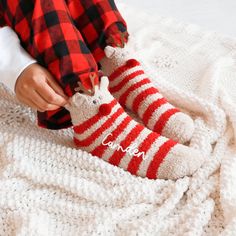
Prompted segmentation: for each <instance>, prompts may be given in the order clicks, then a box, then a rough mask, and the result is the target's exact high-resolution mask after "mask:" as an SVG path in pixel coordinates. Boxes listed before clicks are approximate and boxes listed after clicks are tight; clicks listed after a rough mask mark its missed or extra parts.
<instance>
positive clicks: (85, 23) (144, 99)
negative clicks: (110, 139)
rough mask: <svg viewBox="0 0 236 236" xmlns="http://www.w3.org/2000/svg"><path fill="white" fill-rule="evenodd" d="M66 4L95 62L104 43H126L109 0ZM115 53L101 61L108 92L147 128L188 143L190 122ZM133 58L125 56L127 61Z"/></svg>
mask: <svg viewBox="0 0 236 236" xmlns="http://www.w3.org/2000/svg"><path fill="white" fill-rule="evenodd" d="M67 4H68V8H69V11H70V12H71V16H72V17H73V20H74V22H75V24H76V27H77V28H78V29H79V30H80V31H81V33H82V35H83V37H84V39H85V41H86V43H87V45H88V47H89V48H90V50H91V52H92V53H93V55H94V57H95V59H96V60H97V62H100V60H101V59H102V58H104V48H105V47H106V45H107V44H108V45H112V46H117V45H120V46H122V44H123V43H125V42H127V39H128V33H127V25H126V22H125V21H124V19H123V18H122V16H121V14H120V13H119V11H118V9H117V7H116V5H115V3H114V1H113V0H104V1H100V0H93V1H88V0H68V1H67ZM122 41H123V42H122ZM123 46H124V45H123ZM116 51H117V52H116ZM116 51H115V52H114V53H113V56H112V57H111V58H109V59H103V60H102V61H101V64H102V69H103V71H104V72H105V74H106V75H108V76H110V78H109V79H110V91H111V93H112V94H113V95H114V96H115V97H116V98H117V99H118V100H119V102H120V103H121V105H123V106H126V107H128V108H130V109H131V110H132V111H134V112H136V113H137V114H138V115H139V117H140V118H141V119H142V120H143V122H144V124H145V125H146V126H147V127H148V128H150V129H152V130H154V131H155V132H158V133H161V134H163V135H165V136H167V137H169V138H172V139H174V140H176V141H179V142H183V143H184V142H186V141H188V140H189V139H190V138H191V136H192V133H193V129H194V125H193V121H192V119H191V118H190V117H189V116H187V115H185V114H183V113H181V112H180V110H179V109H177V108H175V107H173V106H172V105H171V104H169V103H168V102H167V100H166V99H165V98H163V96H162V95H161V94H160V93H159V92H158V90H157V89H156V88H155V87H154V86H153V84H152V83H151V81H150V80H149V79H148V76H147V75H145V73H144V71H143V69H142V68H141V65H139V63H138V62H137V61H136V63H133V65H131V64H130V65H129V66H128V65H127V66H125V64H126V62H127V61H128V60H127V58H126V57H125V58H123V57H122V54H123V53H125V52H124V50H123V49H120V48H117V49H116ZM133 56H134V55H133V53H131V52H129V53H128V57H129V58H133ZM137 65H139V66H137ZM112 72H114V73H112ZM121 72H122V73H121Z"/></svg>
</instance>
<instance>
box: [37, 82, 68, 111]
mask: <svg viewBox="0 0 236 236" xmlns="http://www.w3.org/2000/svg"><path fill="white" fill-rule="evenodd" d="M36 91H37V92H38V94H40V96H41V97H42V98H43V99H44V100H46V102H47V103H49V104H54V105H57V106H59V107H60V106H61V107H62V106H64V105H65V104H66V103H67V100H66V99H65V98H64V97H63V96H61V95H59V94H58V93H57V92H55V90H54V89H53V88H52V87H51V85H49V84H48V83H42V84H40V85H39V86H37V88H36Z"/></svg>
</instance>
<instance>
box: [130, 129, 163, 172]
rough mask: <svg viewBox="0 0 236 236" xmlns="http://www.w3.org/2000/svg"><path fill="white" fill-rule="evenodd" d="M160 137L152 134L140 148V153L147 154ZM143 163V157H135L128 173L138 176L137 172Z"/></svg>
mask: <svg viewBox="0 0 236 236" xmlns="http://www.w3.org/2000/svg"><path fill="white" fill-rule="evenodd" d="M159 136H160V135H159V134H157V133H154V132H151V133H150V134H149V135H148V136H147V138H146V139H145V140H144V141H143V142H142V143H141V145H140V146H139V148H138V150H139V152H144V153H145V154H146V153H147V151H148V150H149V148H150V147H151V145H152V144H153V143H154V142H155V141H156V139H158V137H159ZM142 161H143V157H142V156H139V157H138V156H135V157H133V158H132V160H131V161H130V163H129V165H128V169H127V171H129V172H130V173H131V174H133V175H135V174H137V171H138V169H139V166H140V164H141V162H142Z"/></svg>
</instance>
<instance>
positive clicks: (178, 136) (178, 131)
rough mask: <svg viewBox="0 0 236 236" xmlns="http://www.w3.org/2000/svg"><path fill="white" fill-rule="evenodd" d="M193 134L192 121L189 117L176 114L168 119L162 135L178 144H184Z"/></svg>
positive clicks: (179, 113) (180, 113)
mask: <svg viewBox="0 0 236 236" xmlns="http://www.w3.org/2000/svg"><path fill="white" fill-rule="evenodd" d="M193 132H194V122H193V120H192V119H191V118H190V116H188V115H186V114H184V113H182V112H178V113H176V114H175V115H173V116H171V117H170V119H169V120H168V122H167V123H166V125H165V127H164V129H163V132H162V135H164V136H166V137H168V138H171V139H173V140H175V141H177V142H179V143H186V142H188V141H189V140H190V139H191V138H192V135H193Z"/></svg>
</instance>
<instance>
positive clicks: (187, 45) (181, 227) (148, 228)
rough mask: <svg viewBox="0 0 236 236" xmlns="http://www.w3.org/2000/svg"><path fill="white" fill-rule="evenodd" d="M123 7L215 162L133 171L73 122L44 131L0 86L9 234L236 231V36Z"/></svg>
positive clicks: (0, 228) (151, 66)
mask: <svg viewBox="0 0 236 236" xmlns="http://www.w3.org/2000/svg"><path fill="white" fill-rule="evenodd" d="M117 2H120V1H117ZM120 10H121V12H122V13H124V18H125V19H127V22H128V25H129V28H130V30H129V31H130V35H133V36H134V37H133V39H132V37H131V40H130V44H131V45H132V47H133V49H134V50H136V52H137V53H138V54H139V58H142V59H141V60H140V59H139V61H140V62H141V63H142V64H143V65H145V72H146V73H148V75H150V80H151V81H152V82H153V83H154V84H155V85H156V86H158V88H159V89H160V92H161V93H162V94H163V95H164V96H165V97H166V98H167V99H168V100H169V101H170V102H171V103H173V104H174V105H176V106H178V107H180V108H181V109H183V110H184V111H186V112H188V113H189V114H190V115H191V117H192V118H193V119H194V122H195V126H196V129H195V131H194V134H193V137H192V139H191V142H190V146H191V147H195V148H198V149H201V150H204V151H205V152H206V155H207V161H206V163H204V165H203V166H202V167H201V168H200V169H199V170H198V171H197V172H196V173H195V174H194V176H193V177H190V178H189V177H186V178H183V179H179V180H177V181H171V180H159V179H158V180H150V179H145V178H140V177H136V176H133V175H131V174H129V172H127V171H124V170H122V169H121V168H118V167H115V166H112V165H110V164H109V163H106V162H105V161H103V160H100V159H99V158H95V157H93V156H91V155H90V154H88V153H86V152H83V151H80V150H78V149H77V148H76V147H75V145H74V144H73V142H72V139H73V130H72V129H66V130H60V131H50V130H45V129H40V128H38V127H37V125H36V114H35V112H33V111H32V110H31V109H29V108H27V107H25V106H22V105H21V104H20V103H18V102H17V101H16V100H15V98H14V96H13V95H12V94H10V93H9V92H8V91H7V90H6V89H4V87H3V86H0V216H1V217H0V235H4V236H5V235H24V236H26V235H27V236H28V235H34V236H35V235H37V236H38V235H40V236H42V235H43V236H53V235H63V236H75V235H82V236H84V235H86V236H87V235H89V236H90V235H99V234H100V235H116V236H118V235H142V236H143V235H144V236H146V235H147V236H150V235H160V236H166V235H168V236H169V235H173V236H182V235H189V236H192V235H199V236H200V235H204V236H205V235H207V236H212V235H222V236H232V235H236V191H235V189H236V172H235V169H236V151H235V150H236V149H235V137H236V132H235V130H236V112H235V111H236V107H235V104H236V93H235V91H236V80H235V77H236V70H235V68H236V60H235V58H236V46H235V45H236V40H235V39H230V38H226V37H222V36H219V35H217V34H215V33H211V32H203V31H202V30H201V29H199V28H198V27H196V26H192V25H185V24H182V23H180V22H176V21H173V20H171V19H166V18H161V17H157V16H153V17H152V16H150V15H148V16H146V15H143V13H142V12H138V14H137V12H135V11H134V10H133V9H132V8H129V7H127V5H124V6H123V7H122V6H121V7H120ZM147 38H149V42H148V45H147ZM157 79H158V80H157ZM226 118H227V119H226Z"/></svg>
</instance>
